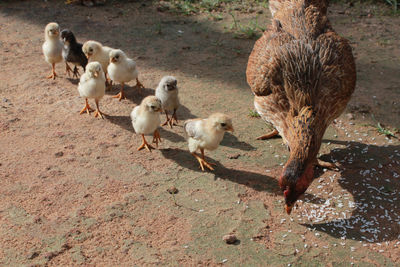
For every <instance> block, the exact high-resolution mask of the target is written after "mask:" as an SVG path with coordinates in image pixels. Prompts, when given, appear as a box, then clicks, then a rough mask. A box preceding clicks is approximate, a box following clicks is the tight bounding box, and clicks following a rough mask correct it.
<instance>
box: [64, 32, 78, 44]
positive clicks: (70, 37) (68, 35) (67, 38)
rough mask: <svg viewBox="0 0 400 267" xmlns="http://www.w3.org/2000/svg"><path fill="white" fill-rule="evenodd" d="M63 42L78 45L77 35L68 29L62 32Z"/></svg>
mask: <svg viewBox="0 0 400 267" xmlns="http://www.w3.org/2000/svg"><path fill="white" fill-rule="evenodd" d="M61 40H62V41H63V42H64V44H65V43H70V44H73V43H76V38H75V35H74V34H73V33H72V32H71V31H70V30H68V29H65V30H62V32H61Z"/></svg>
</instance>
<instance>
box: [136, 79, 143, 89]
mask: <svg viewBox="0 0 400 267" xmlns="http://www.w3.org/2000/svg"><path fill="white" fill-rule="evenodd" d="M136 87H139V88H144V85H143V84H142V83H141V82H139V79H138V78H136Z"/></svg>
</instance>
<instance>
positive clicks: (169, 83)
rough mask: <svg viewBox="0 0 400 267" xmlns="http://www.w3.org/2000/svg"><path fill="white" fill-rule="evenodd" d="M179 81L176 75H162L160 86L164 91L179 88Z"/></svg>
mask: <svg viewBox="0 0 400 267" xmlns="http://www.w3.org/2000/svg"><path fill="white" fill-rule="evenodd" d="M177 83H178V81H177V80H176V78H175V77H174V76H164V77H162V79H161V81H160V84H159V85H158V86H159V87H161V88H162V89H163V90H164V91H166V92H169V91H174V90H176V89H178V86H177Z"/></svg>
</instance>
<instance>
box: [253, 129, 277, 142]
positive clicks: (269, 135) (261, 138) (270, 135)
mask: <svg viewBox="0 0 400 267" xmlns="http://www.w3.org/2000/svg"><path fill="white" fill-rule="evenodd" d="M278 134H279V132H278V130H276V129H274V130H273V131H271V132H269V133H267V134H264V135H261V136H259V137H257V138H256V139H257V140H266V139H270V138H272V137H274V136H277V135H278Z"/></svg>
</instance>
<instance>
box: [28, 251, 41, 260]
mask: <svg viewBox="0 0 400 267" xmlns="http://www.w3.org/2000/svg"><path fill="white" fill-rule="evenodd" d="M37 256H39V252H37V251H33V252H32V253H30V254H29V255H28V260H33V259H34V258H36V257H37Z"/></svg>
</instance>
